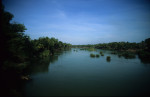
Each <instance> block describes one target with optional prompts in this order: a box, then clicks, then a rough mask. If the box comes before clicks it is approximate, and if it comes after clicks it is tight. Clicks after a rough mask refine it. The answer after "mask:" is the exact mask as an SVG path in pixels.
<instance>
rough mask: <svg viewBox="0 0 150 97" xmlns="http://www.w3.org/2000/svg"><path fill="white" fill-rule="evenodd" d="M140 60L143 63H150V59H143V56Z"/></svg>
mask: <svg viewBox="0 0 150 97" xmlns="http://www.w3.org/2000/svg"><path fill="white" fill-rule="evenodd" d="M139 59H140V61H141V62H142V63H143V64H150V60H149V59H143V58H139Z"/></svg>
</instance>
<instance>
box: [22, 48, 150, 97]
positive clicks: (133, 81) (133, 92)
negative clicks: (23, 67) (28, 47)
mask: <svg viewBox="0 0 150 97" xmlns="http://www.w3.org/2000/svg"><path fill="white" fill-rule="evenodd" d="M100 51H103V53H104V56H100V57H99V58H91V57H90V54H91V53H93V54H99V52H100ZM110 53H111V51H107V50H96V51H87V50H80V49H78V48H72V49H71V50H69V51H63V52H59V53H57V54H55V56H50V59H51V60H49V58H48V59H45V60H46V62H45V61H41V62H35V64H34V65H33V67H32V68H31V69H30V72H31V77H32V79H33V80H32V81H29V82H27V84H26V85H25V86H24V93H25V95H26V96H137V95H149V92H150V88H149V87H150V64H149V63H147V64H144V63H142V61H141V60H140V59H139V58H138V56H136V58H134V59H125V58H123V57H121V58H119V57H118V56H117V55H112V54H110ZM107 56H111V60H110V61H109V62H108V61H107V60H106V57H107Z"/></svg>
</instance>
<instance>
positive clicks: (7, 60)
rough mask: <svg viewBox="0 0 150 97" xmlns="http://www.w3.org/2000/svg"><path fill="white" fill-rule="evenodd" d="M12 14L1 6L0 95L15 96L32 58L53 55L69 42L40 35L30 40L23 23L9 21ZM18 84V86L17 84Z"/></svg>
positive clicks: (66, 46)
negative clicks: (21, 77)
mask: <svg viewBox="0 0 150 97" xmlns="http://www.w3.org/2000/svg"><path fill="white" fill-rule="evenodd" d="M13 17H14V16H13V15H12V14H11V13H9V12H6V11H5V10H4V6H1V17H0V19H1V25H0V29H1V31H0V45H1V50H0V54H1V55H0V59H1V60H0V75H1V79H2V80H1V85H0V86H1V89H0V90H3V91H1V92H2V93H1V94H0V95H5V96H10V95H11V96H12V95H14V96H16V95H18V96H19V95H20V94H19V92H17V91H18V90H17V88H18V87H19V82H20V79H19V78H20V76H21V75H22V74H23V70H24V69H25V68H26V67H27V64H28V62H29V61H30V60H31V59H32V58H43V57H46V56H49V55H53V54H54V53H55V51H57V50H61V49H64V48H68V47H70V46H71V44H67V43H63V42H61V41H59V40H58V39H55V38H48V37H41V38H39V39H35V40H31V39H30V37H29V36H27V35H25V34H24V33H23V32H24V31H25V30H27V29H26V28H25V26H24V24H19V23H16V22H13V23H11V22H10V21H11V20H12V18H13ZM17 85H18V86H17Z"/></svg>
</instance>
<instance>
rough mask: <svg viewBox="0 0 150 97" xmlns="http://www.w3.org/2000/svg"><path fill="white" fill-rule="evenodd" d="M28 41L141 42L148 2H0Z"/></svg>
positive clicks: (149, 32) (147, 26) (147, 28)
mask: <svg viewBox="0 0 150 97" xmlns="http://www.w3.org/2000/svg"><path fill="white" fill-rule="evenodd" d="M2 2H3V4H4V6H5V10H6V11H9V12H11V13H12V14H14V18H13V20H12V21H16V22H18V23H22V24H24V25H25V26H26V28H27V30H26V31H25V34H27V35H29V36H30V37H31V39H37V38H39V37H43V36H48V37H55V38H57V39H59V40H60V41H63V42H67V43H71V44H96V43H108V42H118V41H129V42H141V41H142V40H145V39H146V38H149V37H150V1H149V0H3V1H2Z"/></svg>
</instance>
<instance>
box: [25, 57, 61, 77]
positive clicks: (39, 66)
mask: <svg viewBox="0 0 150 97" xmlns="http://www.w3.org/2000/svg"><path fill="white" fill-rule="evenodd" d="M57 60H58V56H55V55H53V56H48V57H46V58H44V59H33V60H32V62H31V63H30V64H29V66H28V68H27V69H26V71H27V72H29V73H33V74H35V73H40V72H48V67H49V65H50V63H54V62H55V61H57Z"/></svg>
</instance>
